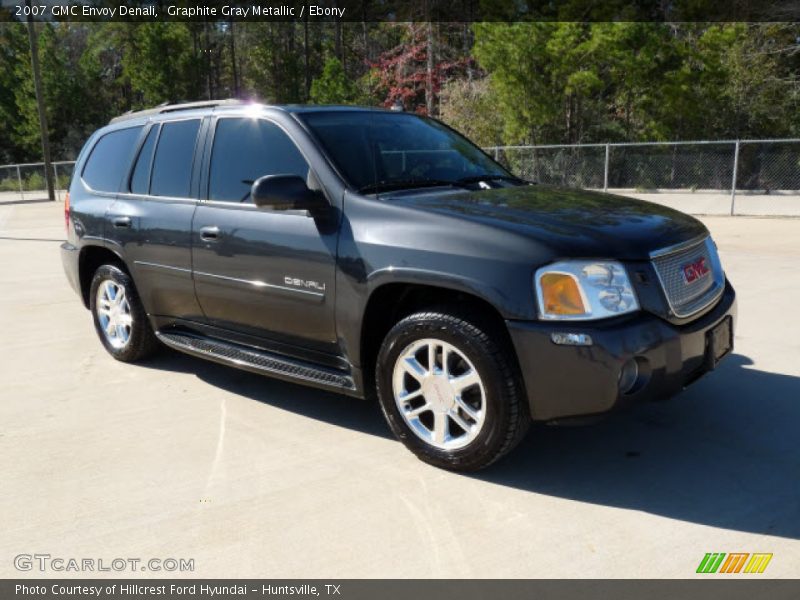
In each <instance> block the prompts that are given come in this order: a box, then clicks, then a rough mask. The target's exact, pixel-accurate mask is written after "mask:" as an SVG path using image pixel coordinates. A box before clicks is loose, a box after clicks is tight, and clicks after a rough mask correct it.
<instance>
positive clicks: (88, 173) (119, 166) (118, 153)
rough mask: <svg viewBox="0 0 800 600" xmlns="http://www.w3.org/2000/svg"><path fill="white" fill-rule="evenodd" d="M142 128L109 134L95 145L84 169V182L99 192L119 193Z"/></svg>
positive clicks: (121, 130) (131, 128)
mask: <svg viewBox="0 0 800 600" xmlns="http://www.w3.org/2000/svg"><path fill="white" fill-rule="evenodd" d="M141 131H142V128H141V127H130V128H128V129H119V130H117V131H112V132H111V133H107V134H106V135H104V136H103V137H101V138H100V140H99V141H98V142H97V143H96V144H95V145H94V148H93V149H92V154H91V155H90V156H89V160H88V161H86V166H85V167H84V169H83V180H84V181H85V182H86V183H87V184H88V185H89V187H90V188H92V189H93V190H97V191H98V192H118V191H119V186H120V183H121V182H122V178H123V177H124V176H125V173H127V171H128V167H129V166H130V161H131V155H132V154H133V151H134V146H135V144H136V140H137V139H138V138H139V133H140V132H141Z"/></svg>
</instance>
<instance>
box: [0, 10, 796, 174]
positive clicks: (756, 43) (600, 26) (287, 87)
mask: <svg viewBox="0 0 800 600" xmlns="http://www.w3.org/2000/svg"><path fill="white" fill-rule="evenodd" d="M583 4H585V3H580V2H566V3H560V4H559V8H557V9H556V8H553V7H551V9H552V10H557V11H558V15H560V16H562V17H564V18H563V19H561V20H560V22H553V21H549V22H543V21H540V22H533V21H532V22H525V23H520V22H511V23H509V22H500V21H498V22H485V23H478V24H475V25H473V26H469V25H467V24H453V23H435V24H433V25H432V26H427V24H424V25H425V26H422V24H419V23H417V24H408V23H333V22H322V21H320V22H313V21H308V22H260V23H244V22H230V23H224V22H216V23H204V22H155V23H150V22H147V23H39V24H37V30H38V33H39V37H38V39H39V41H38V49H39V55H40V62H41V66H42V88H43V94H44V102H45V107H46V113H47V118H48V124H49V129H50V137H51V146H52V154H53V157H54V158H55V159H69V158H74V156H75V155H76V154H77V152H78V151H79V149H80V147H81V146H82V144H83V142H84V140H85V139H86V137H87V136H88V135H89V134H90V133H91V131H93V130H94V129H96V128H97V127H99V126H102V125H104V124H105V123H107V122H108V119H109V118H111V117H113V116H115V115H118V114H120V113H123V112H126V111H128V110H131V109H138V108H145V107H150V106H154V105H157V104H160V103H162V102H168V101H169V102H175V101H183V100H202V99H209V98H225V97H241V98H247V99H249V98H257V99H260V100H262V101H266V102H274V103H295V102H299V103H304V102H316V103H345V104H352V103H358V104H372V105H379V104H384V105H386V104H387V103H388V104H391V103H392V102H393V101H394V100H397V99H402V100H403V101H404V102H405V103H406V106H407V108H408V109H411V110H419V111H423V112H427V111H428V110H429V109H430V111H431V114H439V115H440V116H441V118H442V119H444V120H445V121H446V122H447V123H449V124H450V125H452V126H453V127H455V128H456V129H459V130H461V131H464V132H465V133H466V134H467V135H468V136H469V137H472V138H473V139H475V140H476V141H477V142H478V143H480V144H485V145H497V144H515V143H539V144H542V143H576V142H605V141H642V140H647V141H650V140H673V139H733V138H737V137H738V138H748V137H750V138H759V137H798V136H800V82H799V80H798V74H799V73H800V51H798V50H800V43H799V42H798V40H799V39H800V27H798V25H797V24H795V23H712V24H708V23H697V22H695V23H660V22H648V21H647V20H646V19H642V18H640V17H642V16H643V15H641V14H638V13H637V14H633V13H632V15H631V16H632V18H631V20H630V21H629V22H595V23H582V22H569V19H570V18H577V17H575V16H574V15H575V14H578V13H579V12H580V10H581V6H583ZM624 4H625V3H623V2H622V0H610V3H606V4H603V5H602V6H600V5H598V7H596V9H593V10H596V11H601V12H602V11H603V10H612V9H613V10H614V11H618V10H623V5H624ZM687 6H689V5H687V4H686V3H683V7H684V9H686V7H687ZM645 16H646V15H645ZM633 17H637V18H639V20H636V19H635V18H633ZM429 56H430V60H429ZM38 160H41V141H40V139H39V117H38V112H37V107H36V101H35V96H34V91H33V81H32V77H31V67H30V54H29V49H28V36H27V31H26V27H25V25H24V24H22V23H16V22H8V23H0V162H18V161H38Z"/></svg>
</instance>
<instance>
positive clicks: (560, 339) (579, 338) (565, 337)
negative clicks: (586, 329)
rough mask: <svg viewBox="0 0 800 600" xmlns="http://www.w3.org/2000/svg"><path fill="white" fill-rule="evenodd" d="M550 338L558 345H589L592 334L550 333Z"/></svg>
mask: <svg viewBox="0 0 800 600" xmlns="http://www.w3.org/2000/svg"><path fill="white" fill-rule="evenodd" d="M550 339H551V340H553V343H554V344H558V345H559V346H591V345H592V336H590V335H589V334H588V333H551V334H550Z"/></svg>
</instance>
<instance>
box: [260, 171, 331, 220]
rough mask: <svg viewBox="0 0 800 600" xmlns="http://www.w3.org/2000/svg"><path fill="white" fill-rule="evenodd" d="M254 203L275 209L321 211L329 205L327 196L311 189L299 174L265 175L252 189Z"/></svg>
mask: <svg viewBox="0 0 800 600" xmlns="http://www.w3.org/2000/svg"><path fill="white" fill-rule="evenodd" d="M250 196H251V197H252V198H253V203H254V204H255V205H256V206H258V207H267V208H272V209H274V210H307V211H310V212H314V211H319V210H320V209H322V208H324V207H326V206H327V205H328V203H327V201H326V200H325V197H324V196H323V195H322V194H321V193H320V192H316V191H314V190H311V189H309V187H308V185H307V184H306V182H305V180H304V179H303V178H302V177H300V176H299V175H265V176H264V177H261V178H259V179H257V180H256V181H255V182H254V183H253V187H252V188H251V189H250Z"/></svg>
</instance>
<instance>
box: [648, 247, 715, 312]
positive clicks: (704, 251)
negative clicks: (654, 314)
mask: <svg viewBox="0 0 800 600" xmlns="http://www.w3.org/2000/svg"><path fill="white" fill-rule="evenodd" d="M701 258H702V259H705V264H706V265H707V266H708V268H709V269H710V272H709V273H708V274H707V275H705V276H702V277H698V278H697V279H695V280H694V281H688V280H687V277H686V273H685V270H686V267H687V266H688V265H690V264H692V263H695V262H697V261H699V260H700V259H701ZM653 265H654V266H655V269H656V273H657V274H658V278H659V280H660V281H661V287H662V288H663V290H664V295H665V296H666V297H667V302H668V303H669V306H670V309H671V310H672V313H673V314H674V315H675V316H677V317H690V316H692V315H693V314H695V313H697V312H699V311H701V310H703V309H704V308H706V307H707V306H709V305H710V304H712V303H713V302H714V301H715V300H717V299H718V298H719V296H720V295H721V294H722V290H723V288H724V287H725V274H724V273H723V271H722V265H721V264H720V262H719V256H718V255H717V248H716V246H715V245H714V242H713V241H712V240H711V238H710V237H707V238H705V239H703V240H699V241H697V242H695V243H693V244H690V245H688V246H682V247H680V248H677V249H675V250H666V251H661V252H656V253H655V254H654V256H653Z"/></svg>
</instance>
